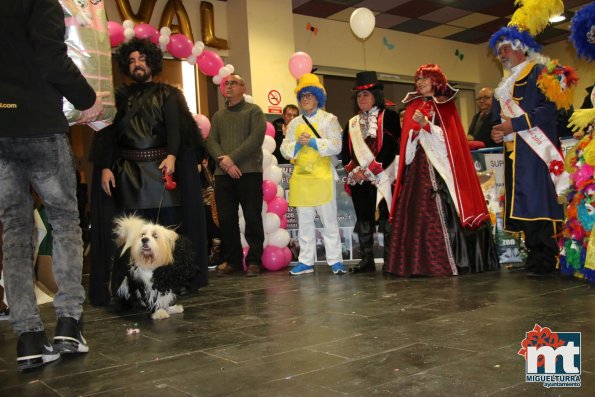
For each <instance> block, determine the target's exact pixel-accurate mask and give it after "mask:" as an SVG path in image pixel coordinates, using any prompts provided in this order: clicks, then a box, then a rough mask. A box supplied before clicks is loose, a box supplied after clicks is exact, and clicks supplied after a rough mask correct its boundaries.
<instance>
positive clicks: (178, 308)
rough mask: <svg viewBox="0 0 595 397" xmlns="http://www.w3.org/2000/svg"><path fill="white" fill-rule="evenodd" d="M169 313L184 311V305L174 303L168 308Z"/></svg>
mask: <svg viewBox="0 0 595 397" xmlns="http://www.w3.org/2000/svg"><path fill="white" fill-rule="evenodd" d="M167 312H168V313H169V314H180V313H184V307H183V306H182V305H173V306H170V307H168V308H167Z"/></svg>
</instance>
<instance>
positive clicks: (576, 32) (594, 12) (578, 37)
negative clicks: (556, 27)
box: [570, 3, 595, 62]
mask: <svg viewBox="0 0 595 397" xmlns="http://www.w3.org/2000/svg"><path fill="white" fill-rule="evenodd" d="M570 41H572V44H573V45H574V48H575V49H576V53H577V55H578V56H579V58H580V57H584V58H586V59H587V60H588V61H589V62H590V61H592V60H593V59H595V3H591V4H589V5H586V6H584V7H583V8H581V9H580V10H578V11H577V12H576V14H575V15H574V17H573V18H572V21H571V22H570Z"/></svg>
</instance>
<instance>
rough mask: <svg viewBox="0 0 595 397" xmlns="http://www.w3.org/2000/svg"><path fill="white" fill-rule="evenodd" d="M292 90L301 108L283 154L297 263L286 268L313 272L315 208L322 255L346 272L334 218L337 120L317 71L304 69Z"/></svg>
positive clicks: (294, 272) (338, 143)
mask: <svg viewBox="0 0 595 397" xmlns="http://www.w3.org/2000/svg"><path fill="white" fill-rule="evenodd" d="M294 92H295V93H296V95H297V99H298V102H299V103H300V107H301V109H302V116H301V117H296V118H295V119H293V120H292V121H291V123H290V124H289V125H288V127H287V134H286V135H285V139H284V140H283V143H282V144H281V154H282V155H283V157H285V158H286V159H289V160H291V162H292V164H293V165H294V169H293V174H292V176H291V179H290V180H289V205H291V206H294V207H296V208H297V215H298V227H299V231H298V239H299V243H300V255H299V258H298V260H299V263H298V265H297V266H295V267H294V268H293V269H292V270H291V271H290V272H289V274H291V275H293V276H297V275H300V274H306V273H312V272H313V271H314V260H315V254H316V228H315V225H314V219H315V217H316V214H318V216H319V217H320V222H321V223H322V226H323V228H322V238H323V239H324V247H325V251H326V261H327V263H328V265H329V266H330V267H331V271H332V272H333V273H334V274H345V273H346V270H345V266H344V265H343V257H342V253H341V238H340V235H339V224H338V222H337V201H336V191H335V181H336V180H338V175H337V171H335V167H334V165H333V160H334V156H335V155H337V154H339V153H340V152H341V126H340V125H339V121H338V120H337V117H336V116H334V115H332V114H330V113H328V112H325V111H324V110H322V109H321V108H322V107H324V103H325V102H326V91H325V89H324V87H323V85H322V84H321V83H320V81H319V80H318V77H317V76H315V75H314V74H311V73H306V74H304V75H303V76H302V77H300V80H299V84H298V86H297V87H296V88H295V90H294Z"/></svg>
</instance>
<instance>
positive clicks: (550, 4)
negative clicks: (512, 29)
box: [508, 0, 564, 36]
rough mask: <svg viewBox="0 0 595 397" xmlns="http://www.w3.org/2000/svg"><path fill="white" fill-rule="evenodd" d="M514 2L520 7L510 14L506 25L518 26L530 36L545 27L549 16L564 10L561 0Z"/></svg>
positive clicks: (523, 0)
mask: <svg viewBox="0 0 595 397" xmlns="http://www.w3.org/2000/svg"><path fill="white" fill-rule="evenodd" d="M514 4H515V5H516V6H519V5H520V7H519V8H518V9H517V10H516V11H515V12H514V14H513V15H512V18H511V20H510V23H509V24H508V26H518V27H519V29H521V30H527V31H528V32H529V33H530V34H531V35H532V36H536V35H538V34H539V33H541V32H542V31H543V30H544V29H545V28H546V26H547V25H548V24H549V19H550V17H552V16H554V15H560V14H562V13H563V12H564V3H563V2H562V0H516V1H515V2H514Z"/></svg>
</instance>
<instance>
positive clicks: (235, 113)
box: [207, 74, 266, 277]
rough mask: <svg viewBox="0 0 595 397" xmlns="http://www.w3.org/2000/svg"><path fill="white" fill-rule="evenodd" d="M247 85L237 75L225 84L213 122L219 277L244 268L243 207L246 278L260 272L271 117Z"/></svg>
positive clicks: (210, 147)
mask: <svg viewBox="0 0 595 397" xmlns="http://www.w3.org/2000/svg"><path fill="white" fill-rule="evenodd" d="M245 93H246V83H245V82H244V79H243V78H242V77H241V76H239V75H237V74H232V75H230V76H229V78H228V79H227V81H226V82H225V97H226V98H227V101H226V103H225V108H224V109H220V110H218V111H217V112H216V113H215V115H214V116H213V118H212V120H211V131H210V133H209V139H208V141H207V150H208V151H209V154H210V155H211V157H213V158H214V159H216V160H217V169H216V170H215V202H216V204H217V210H218V212H219V229H220V231H221V242H222V244H223V251H224V253H223V255H224V262H223V263H222V264H221V265H219V267H218V268H217V272H218V274H220V275H226V274H231V273H233V272H235V271H239V270H241V269H242V258H243V251H242V243H241V241H240V227H239V218H238V208H239V205H241V206H242V211H243V213H244V219H245V220H246V231H245V237H246V241H247V242H248V245H249V246H250V251H249V252H248V255H247V256H246V265H247V266H248V270H247V273H246V276H249V277H252V276H257V275H258V274H259V273H260V268H261V257H262V250H263V248H262V244H263V242H264V230H263V226H262V149H261V147H262V142H263V140H264V135H265V129H266V119H265V117H264V114H263V113H262V110H261V109H260V108H259V107H258V106H256V105H254V104H251V103H247V102H246V101H245V99H244V94H245Z"/></svg>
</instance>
